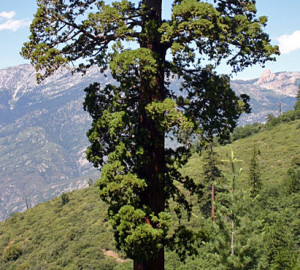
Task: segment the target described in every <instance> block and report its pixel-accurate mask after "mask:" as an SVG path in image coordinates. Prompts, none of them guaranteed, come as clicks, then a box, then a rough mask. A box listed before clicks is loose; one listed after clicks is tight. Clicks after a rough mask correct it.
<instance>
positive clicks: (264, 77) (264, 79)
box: [256, 69, 276, 85]
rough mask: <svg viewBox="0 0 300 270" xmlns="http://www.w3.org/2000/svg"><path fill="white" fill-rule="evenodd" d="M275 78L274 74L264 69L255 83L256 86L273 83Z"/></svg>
mask: <svg viewBox="0 0 300 270" xmlns="http://www.w3.org/2000/svg"><path fill="white" fill-rule="evenodd" d="M275 77H276V74H275V73H272V72H271V70H269V69H266V70H265V71H264V72H263V73H262V74H261V75H260V77H259V79H258V81H257V82H256V85H261V84H264V83H268V82H270V81H273V80H274V79H275Z"/></svg>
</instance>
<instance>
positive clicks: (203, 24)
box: [22, 0, 278, 269]
mask: <svg viewBox="0 0 300 270" xmlns="http://www.w3.org/2000/svg"><path fill="white" fill-rule="evenodd" d="M37 3H38V10H37V13H36V15H35V19H34V20H33V22H32V24H31V36H30V38H29V41H28V42H27V43H25V44H24V47H23V49H22V55H23V56H24V57H25V58H27V59H30V60H31V62H32V64H33V65H34V66H35V68H36V70H37V72H38V73H37V78H38V80H43V79H44V78H46V77H47V76H50V75H51V74H52V73H53V72H55V70H57V69H58V68H59V67H61V66H69V64H71V63H73V64H74V65H75V66H74V68H73V69H74V70H77V71H83V72H84V71H85V70H86V69H87V68H89V67H90V66H91V65H98V66H99V67H100V71H101V72H105V70H107V69H109V71H110V72H111V74H112V77H113V78H114V79H115V81H116V82H117V83H116V84H115V85H113V84H108V85H101V83H99V82H95V83H94V84H92V85H90V86H89V87H88V88H86V89H85V91H86V100H85V103H84V107H85V109H86V110H87V111H88V112H89V113H90V115H91V116H92V118H93V124H92V128H91V129H90V131H89V132H88V137H89V140H90V142H91V145H90V147H89V148H88V150H87V157H88V159H89V160H90V161H91V162H92V163H93V164H94V165H95V166H96V167H99V168H101V178H100V180H99V182H98V184H99V187H100V196H101V198H102V199H103V200H104V201H106V202H108V203H109V205H110V207H109V213H108V214H109V217H110V218H111V220H112V224H113V227H114V229H115V238H116V241H117V246H118V247H119V248H120V249H123V250H124V251H125V252H126V254H127V255H128V256H129V257H131V258H133V259H134V262H135V263H134V268H135V269H163V260H164V259H163V247H164V246H165V245H167V244H168V239H169V237H170V236H169V235H168V227H169V210H168V206H169V201H170V200H173V201H175V202H176V203H178V207H176V208H175V212H176V213H177V214H178V217H180V215H181V214H180V210H181V208H182V205H183V207H184V208H185V209H186V210H187V211H188V212H189V211H190V203H189V201H188V199H187V198H186V196H185V195H186V193H185V192H184V189H183V188H186V189H187V190H189V192H190V193H193V192H199V187H198V186H197V185H196V184H195V183H194V182H193V180H192V179H189V178H188V177H183V176H181V174H180V171H179V169H180V167H181V166H182V164H184V163H185V162H186V160H187V157H188V153H189V151H188V150H189V149H188V148H189V144H190V142H191V140H192V139H193V138H195V137H197V136H198V137H200V138H201V139H203V140H211V139H212V137H213V136H215V135H217V136H219V137H220V140H221V141H222V140H224V139H226V137H227V136H228V134H229V132H230V131H232V129H233V128H234V127H235V125H236V121H237V119H238V117H239V115H240V114H241V113H242V112H243V111H249V106H248V103H247V101H248V98H247V97H246V96H241V97H237V96H236V95H235V93H234V92H233V91H232V90H231V88H230V86H229V78H228V77H227V76H224V75H223V76H220V75H217V73H216V71H215V68H216V67H217V66H218V65H220V64H221V63H227V64H228V65H230V66H231V67H232V70H233V72H238V71H240V70H242V69H243V68H245V67H248V66H251V65H253V64H256V63H260V64H264V63H265V62H266V61H267V60H274V54H277V53H278V48H277V47H273V46H271V45H270V40H269V37H268V35H267V34H266V33H265V32H264V31H263V28H264V26H265V25H266V22H267V18H266V17H260V18H257V16H256V8H255V1H254V0H243V1H241V0H230V1H228V0H215V1H200V0H182V1H180V0H174V1H173V3H172V7H171V9H172V15H171V19H169V20H165V19H164V18H162V15H161V14H162V10H161V9H162V0H142V1H137V3H133V2H130V1H127V0H122V1H114V2H112V3H110V4H107V3H105V1H99V0H85V1H82V0H68V1H67V0H37ZM170 6H171V3H170ZM172 78H176V79H179V80H180V82H181V87H180V89H179V90H178V89H172V88H171V87H170V81H171V80H172ZM167 136H168V137H171V139H174V140H176V141H177V142H178V144H177V145H178V147H177V148H175V149H174V148H168V147H167V146H166V144H165V138H166V137H167Z"/></svg>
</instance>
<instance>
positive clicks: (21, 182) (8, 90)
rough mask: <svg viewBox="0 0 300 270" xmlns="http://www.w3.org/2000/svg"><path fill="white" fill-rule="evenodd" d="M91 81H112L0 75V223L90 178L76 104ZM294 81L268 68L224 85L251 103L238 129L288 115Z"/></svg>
mask: <svg viewBox="0 0 300 270" xmlns="http://www.w3.org/2000/svg"><path fill="white" fill-rule="evenodd" d="M96 81H97V82H100V83H101V84H102V85H105V84H107V83H111V82H113V79H112V78H111V77H110V76H109V74H101V73H100V72H99V68H98V67H92V68H90V69H89V70H88V71H87V72H86V74H85V75H84V76H83V75H82V74H79V73H75V74H73V75H72V74H71V72H70V71H69V70H67V69H60V70H59V71H58V72H56V73H55V74H54V75H53V76H52V77H50V78H48V79H46V80H45V81H43V82H42V83H41V84H37V82H36V76H35V71H34V69H33V68H32V67H31V66H30V65H19V66H14V67H9V68H5V69H1V70H0V220H4V219H5V218H7V217H8V216H9V215H10V214H11V213H14V212H19V211H23V210H25V209H26V208H27V207H32V206H34V205H36V204H38V203H39V202H42V201H45V200H48V199H50V198H53V197H55V196H58V195H59V194H61V193H63V192H67V191H70V190H73V189H79V188H82V187H85V186H87V184H88V180H89V179H93V180H95V179H97V177H98V176H99V172H98V171H97V170H95V169H94V168H93V167H92V165H91V164H89V163H88V162H87V160H86V159H85V149H86V146H87V145H88V140H87V138H86V136H85V134H86V132H87V130H88V129H89V127H90V124H91V119H90V117H89V115H88V114H87V113H86V112H85V111H84V110H83V106H82V103H83V100H84V91H83V89H84V88H85V87H87V86H88V85H89V84H90V83H93V82H96ZM299 83H300V72H279V73H272V72H271V71H269V70H266V71H265V72H264V73H263V74H262V75H261V76H260V78H257V79H252V80H232V81H231V86H232V88H233V89H234V90H235V91H236V92H237V93H238V94H241V93H246V94H248V95H249V96H250V97H251V106H252V113H251V114H249V115H243V116H242V117H241V120H240V124H241V125H244V124H247V123H253V122H255V121H259V122H263V121H265V117H266V115H267V114H270V113H271V114H274V115H277V114H278V113H280V111H282V112H283V111H287V110H290V109H292V107H293V105H294V103H295V95H296V93H297V89H298V85H299ZM178 85H179V83H178V81H173V83H172V84H171V87H173V88H175V89H176V88H178ZM279 104H280V105H279Z"/></svg>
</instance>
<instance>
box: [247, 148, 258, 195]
mask: <svg viewBox="0 0 300 270" xmlns="http://www.w3.org/2000/svg"><path fill="white" fill-rule="evenodd" d="M258 155H259V150H257V149H256V147H255V146H253V155H252V158H251V161H250V171H249V183H250V188H251V189H250V193H251V197H252V198H255V197H256V196H257V195H258V193H259V192H260V190H261V181H260V169H259V164H258Z"/></svg>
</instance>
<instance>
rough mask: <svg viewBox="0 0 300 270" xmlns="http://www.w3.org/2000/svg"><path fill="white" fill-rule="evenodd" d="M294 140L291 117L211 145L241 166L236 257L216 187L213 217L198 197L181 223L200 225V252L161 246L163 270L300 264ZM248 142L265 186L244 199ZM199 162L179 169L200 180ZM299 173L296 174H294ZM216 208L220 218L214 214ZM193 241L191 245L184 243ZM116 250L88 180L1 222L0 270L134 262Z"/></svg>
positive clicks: (296, 124) (299, 129)
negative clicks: (186, 253) (183, 253)
mask: <svg viewBox="0 0 300 270" xmlns="http://www.w3.org/2000/svg"><path fill="white" fill-rule="evenodd" d="M299 142H300V120H296V121H292V122H288V123H284V124H280V125H277V126H275V127H273V128H272V129H266V130H262V131H261V132H259V133H257V134H255V135H253V136H250V137H248V138H245V139H240V140H237V141H235V142H234V143H232V144H230V145H226V146H223V147H217V148H216V151H217V152H218V154H219V156H220V160H223V159H228V157H229V154H230V152H231V149H233V152H234V155H235V156H236V157H237V158H238V159H241V160H243V162H242V163H240V165H239V166H240V167H242V169H243V172H242V173H241V175H240V176H239V177H238V178H237V181H238V185H237V191H236V194H235V195H236V197H237V199H236V203H235V207H236V209H238V211H237V212H236V213H237V216H238V219H237V220H238V222H237V223H236V232H235V233H236V239H237V240H236V241H237V242H236V251H235V252H236V254H235V257H234V258H233V259H232V258H230V256H229V255H228V254H229V253H230V248H229V247H230V239H229V235H230V234H229V232H230V231H229V228H230V224H229V222H228V221H227V219H226V217H227V215H228V211H229V210H230V209H229V208H228V206H227V210H226V207H224V205H222V202H223V201H224V199H223V197H222V196H221V195H224V196H225V195H226V192H223V193H222V192H220V194H221V195H220V196H219V197H218V195H217V200H219V202H218V203H219V204H220V206H219V204H217V208H218V209H219V210H218V212H217V220H216V222H215V223H214V224H213V223H212V222H211V219H210V218H209V217H207V218H205V215H202V214H201V211H200V209H199V207H198V205H197V201H196V200H194V201H195V207H194V212H193V215H192V218H191V220H190V222H189V223H188V222H187V221H184V225H188V224H189V225H188V226H189V227H191V228H194V229H195V230H199V229H200V231H201V234H198V239H196V241H195V246H196V249H197V251H198V255H194V256H193V257H189V258H188V259H187V261H186V264H184V263H182V262H181V261H180V260H179V257H178V256H177V255H175V253H174V252H173V251H167V254H166V269H168V270H171V269H178V270H179V269H180V270H183V269H300V268H299V263H300V262H299V259H298V262H297V257H299V245H300V239H299V235H300V234H299V228H300V224H299V220H300V219H299V218H300V211H299V202H300V197H299V193H300V189H299V180H298V182H297V179H299V175H300V174H299V166H300V164H298V163H297V158H299V157H300V144H299ZM254 145H256V148H257V149H259V153H260V154H259V155H258V164H259V167H260V173H261V181H262V184H263V187H262V191H261V194H260V196H257V197H255V198H254V199H249V196H248V197H247V191H248V189H249V184H248V178H249V170H250V163H251V162H250V160H251V157H252V153H253V146H254ZM203 163H204V161H203V159H202V158H201V157H200V156H199V154H194V155H193V156H192V157H191V159H190V161H189V162H188V164H187V165H186V166H185V168H184V171H185V173H186V174H188V175H190V176H194V177H195V178H196V179H197V181H198V182H201V181H203V180H202V179H203V177H202V175H203V170H202V165H203ZM293 164H294V165H293ZM297 164H298V165H297ZM293 166H294V167H293ZM295 166H296V167H295ZM297 166H298V167H297ZM220 168H221V169H222V171H223V172H224V174H225V175H227V177H225V178H227V179H230V178H231V177H232V174H230V170H229V168H230V166H229V165H228V164H225V163H221V164H220ZM293 168H296V169H295V170H293ZM289 170H290V171H289ZM297 170H298V171H297ZM288 171H289V174H287V173H288ZM297 173H298V174H299V175H298V178H297V175H296V176H295V177H294V176H293V175H295V174H297ZM225 178H224V179H225ZM295 179H296V180H295ZM224 181H226V180H224ZM293 181H294V182H293ZM227 182H228V183H229V182H230V181H227ZM297 185H298V186H297ZM239 192H242V193H239ZM240 194H242V195H240ZM228 209H229V210H228ZM226 211H227V212H226ZM230 211H231V210H230ZM221 213H223V214H222V215H223V217H220V218H219V216H220V215H221ZM218 215H219V216H218ZM274 235H275V236H276V237H277V238H276V237H275V236H274ZM274 237H275V238H274ZM272 239H275V240H276V241H277V242H276V243H277V244H276V248H277V250H275V251H274V252H273V253H271V251H270V250H272V248H270V247H273V246H274V243H273V242H272V241H273V240H272ZM197 240H198V241H197ZM176 243H177V242H176ZM184 244H189V243H184ZM174 246H176V247H177V244H176V245H174ZM192 247H193V244H191V245H189V246H188V248H191V249H192ZM114 250H115V248H114V243H113V232H112V229H111V227H110V225H109V223H108V222H107V220H106V206H105V204H104V203H103V202H101V201H100V199H99V197H98V191H97V187H95V186H94V185H92V186H90V187H88V188H86V189H83V190H79V191H73V192H71V193H67V194H64V195H62V196H61V197H57V198H55V199H53V200H51V201H48V202H46V203H42V204H39V205H37V206H36V207H34V208H32V209H29V210H27V211H26V212H24V213H18V214H14V215H12V216H11V217H10V218H9V219H7V220H6V221H5V222H2V223H0V269H1V270H2V269H3V270H6V269H7V270H9V269H55V270H58V269H84V270H85V269H105V270H109V269H115V270H121V269H123V270H125V269H132V262H131V261H130V260H125V258H122V254H120V253H119V255H118V254H117V253H115V252H114ZM228 258H229V259H228ZM278 258H280V259H278ZM241 265H242V266H243V267H242V268H241ZM270 265H271V266H272V267H273V268H271V266H270ZM276 265H277V266H276ZM276 267H277V268H276ZM278 267H279V268H278ZM280 267H281V268H280Z"/></svg>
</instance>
